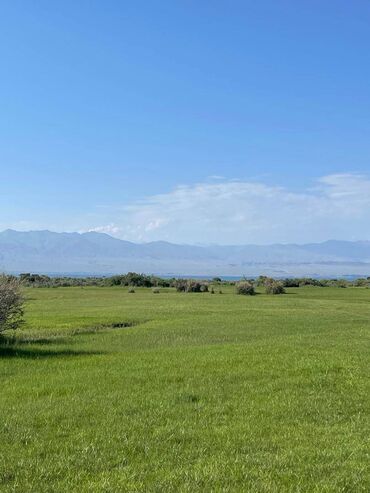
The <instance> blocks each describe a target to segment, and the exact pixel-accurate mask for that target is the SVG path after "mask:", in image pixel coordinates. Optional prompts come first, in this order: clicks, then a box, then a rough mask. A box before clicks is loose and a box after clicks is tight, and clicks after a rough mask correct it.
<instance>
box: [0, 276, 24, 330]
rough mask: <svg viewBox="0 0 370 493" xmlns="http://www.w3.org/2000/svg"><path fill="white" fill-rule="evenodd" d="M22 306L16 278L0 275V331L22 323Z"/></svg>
mask: <svg viewBox="0 0 370 493" xmlns="http://www.w3.org/2000/svg"><path fill="white" fill-rule="evenodd" d="M23 306H24V298H23V295H22V293H21V290H20V282H19V281H18V279H16V278H15V277H12V276H5V275H0V332H2V331H4V330H6V329H13V330H14V329H17V328H18V327H19V326H20V325H21V324H22V323H23Z"/></svg>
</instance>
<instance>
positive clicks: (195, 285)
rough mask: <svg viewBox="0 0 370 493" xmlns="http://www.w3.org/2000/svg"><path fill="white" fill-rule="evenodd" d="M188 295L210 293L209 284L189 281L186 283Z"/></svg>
mask: <svg viewBox="0 0 370 493" xmlns="http://www.w3.org/2000/svg"><path fill="white" fill-rule="evenodd" d="M186 292H187V293H206V292H208V284H206V283H204V282H200V281H193V280H192V279H189V280H188V281H187V282H186Z"/></svg>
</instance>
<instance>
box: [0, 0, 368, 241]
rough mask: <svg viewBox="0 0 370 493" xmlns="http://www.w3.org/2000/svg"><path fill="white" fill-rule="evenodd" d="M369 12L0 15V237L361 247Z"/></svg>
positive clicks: (13, 4) (268, 5)
mask: <svg viewBox="0 0 370 493" xmlns="http://www.w3.org/2000/svg"><path fill="white" fill-rule="evenodd" d="M369 25H370V4H369V2H368V1H355V2H348V1H341V0H327V1H322V0H321V1H315V0H310V1H304V0H302V1H300V2H296V1H283V0H282V1H278V2H277V1H272V0H271V1H263V0H262V1H259V2H255V1H248V0H243V1H238V0H233V1H232V2H230V1H228V2H227V1H217V0H212V1H206V0H204V1H199V0H198V1H192V0H186V1H185V0H182V1H180V0H179V1H176V0H172V1H165V0H162V1H160V2H158V1H150V0H147V1H140V0H137V1H131V2H122V1H112V0H106V1H104V2H101V1H84V0H79V1H78V2H72V1H67V0H65V1H63V2H50V1H38V0H29V1H25V0H23V1H18V0H12V1H10V0H8V1H4V2H2V3H1V6H0V60H1V66H0V71H1V73H0V171H1V176H0V210H1V214H0V229H5V228H8V227H11V228H15V229H25V230H27V229H46V228H47V229H51V230H56V231H62V230H67V231H72V230H77V231H86V230H90V229H96V230H99V231H107V232H110V233H111V234H114V235H116V236H119V237H121V238H126V239H130V240H133V241H150V240H157V239H166V240H169V241H174V242H184V243H207V242H214V243H249V242H256V243H272V242H275V241H282V242H291V241H294V242H303V241H321V240H325V239H328V238H333V237H336V238H350V239H360V238H361V239H370V227H369V226H370V201H369V198H368V197H369V196H370V138H369V137H370V90H369V88H370V29H369Z"/></svg>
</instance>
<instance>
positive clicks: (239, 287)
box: [235, 281, 256, 296]
mask: <svg viewBox="0 0 370 493" xmlns="http://www.w3.org/2000/svg"><path fill="white" fill-rule="evenodd" d="M235 289H236V294H243V295H249V296H253V295H254V294H256V292H255V290H254V286H253V284H252V283H251V282H249V281H242V282H238V283H237V284H236V285H235Z"/></svg>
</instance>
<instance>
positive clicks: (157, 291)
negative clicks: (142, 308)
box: [152, 288, 161, 294]
mask: <svg viewBox="0 0 370 493" xmlns="http://www.w3.org/2000/svg"><path fill="white" fill-rule="evenodd" d="M160 292H161V291H160V289H159V288H153V289H152V293H153V294H159V293H160Z"/></svg>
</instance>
